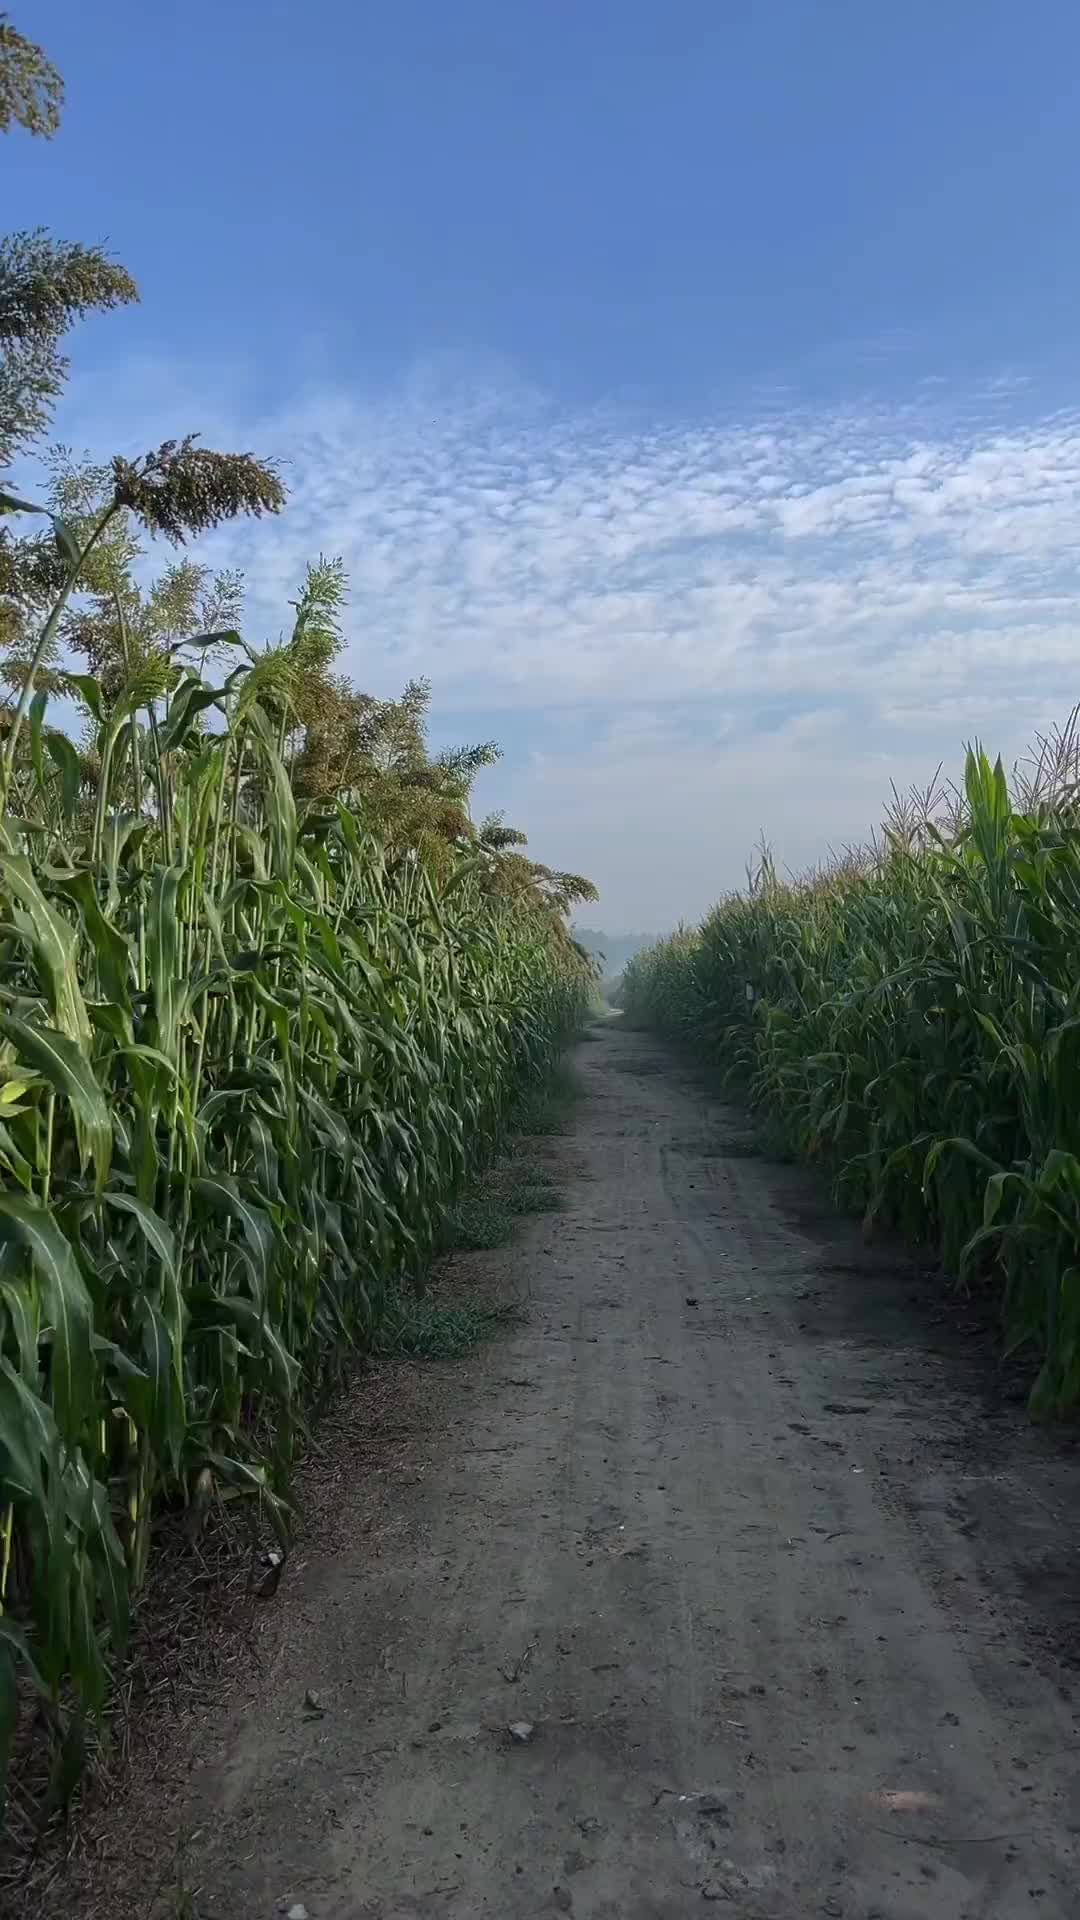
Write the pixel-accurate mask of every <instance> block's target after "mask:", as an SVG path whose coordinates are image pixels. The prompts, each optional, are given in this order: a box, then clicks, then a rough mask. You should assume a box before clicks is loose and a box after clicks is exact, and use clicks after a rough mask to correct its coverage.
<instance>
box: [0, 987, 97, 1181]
mask: <svg viewBox="0 0 1080 1920" xmlns="http://www.w3.org/2000/svg"><path fill="white" fill-rule="evenodd" d="M0 1033H4V1034H6V1036H7V1038H8V1039H9V1040H10V1041H11V1043H12V1045H13V1046H14V1047H15V1049H16V1051H17V1053H18V1056H19V1059H20V1060H21V1061H23V1062H24V1063H26V1064H28V1065H29V1066H31V1067H33V1068H34V1069H35V1071H36V1072H37V1073H40V1074H41V1076H42V1078H43V1079H45V1080H47V1081H48V1082H49V1084H50V1086H51V1087H52V1088H53V1090H54V1092H56V1093H58V1094H59V1095H60V1097H61V1099H63V1100H66V1102H67V1104H68V1107H69V1109H70V1112H71V1117H72V1120H73V1121H74V1125H75V1137H76V1139H77V1140H78V1142H79V1152H80V1157H81V1160H82V1164H83V1166H84V1167H85V1166H86V1164H87V1162H88V1161H92V1162H93V1165H94V1169H95V1171H96V1174H97V1180H98V1188H99V1190H100V1188H101V1187H102V1186H103V1184H104V1182H105V1179H106V1177H107V1175H108V1171H109V1163H110V1161H111V1159H112V1122H111V1120H110V1118H109V1109H108V1107H107V1105H106V1103H105V1096H104V1094H103V1093H102V1091H101V1088H100V1086H99V1084H98V1082H97V1079H96V1078H95V1075H94V1070H93V1068H92V1067H91V1065H90V1062H89V1060H87V1058H86V1056H85V1054H83V1053H82V1052H81V1051H80V1049H79V1048H78V1047H77V1046H76V1045H75V1044H74V1042H73V1041H72V1040H69V1039H68V1037H67V1035H66V1034H64V1033H60V1032H58V1030H57V1029H56V1028H55V1027H38V1026H33V1025H31V1023H30V1022H29V1021H28V1020H19V1019H16V1018H15V1016H14V1014H0Z"/></svg>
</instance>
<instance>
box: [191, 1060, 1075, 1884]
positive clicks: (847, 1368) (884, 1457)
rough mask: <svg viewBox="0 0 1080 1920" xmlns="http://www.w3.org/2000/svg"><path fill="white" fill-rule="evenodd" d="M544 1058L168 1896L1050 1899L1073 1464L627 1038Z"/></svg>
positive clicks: (839, 1234)
mask: <svg viewBox="0 0 1080 1920" xmlns="http://www.w3.org/2000/svg"><path fill="white" fill-rule="evenodd" d="M580 1065H581V1069H582V1073H583V1076H584V1080H585V1096H584V1098H583V1099H582V1101H581V1103H580V1105H579V1107H578V1109H577V1112H576V1116H575V1119H574V1123H573V1129H572V1132H571V1134H570V1135H569V1136H568V1137H567V1138H566V1139H565V1140H561V1141H559V1142H557V1143H554V1145H553V1148H552V1153H553V1154H554V1155H555V1156H556V1158H557V1159H558V1161H559V1162H560V1163H561V1170H562V1177H563V1181H564V1186H565V1193H566V1205H565V1210H564V1211H563V1212H562V1213H560V1214H557V1215H550V1216H547V1217H544V1218H539V1219H535V1220H533V1221H532V1222H530V1223H529V1225H528V1226H527V1227H526V1228H525V1229H524V1232H523V1235H522V1237H521V1239H520V1241H519V1243H518V1245H517V1246H516V1247H515V1248H514V1249H513V1250H512V1252H511V1253H510V1254H509V1255H508V1254H505V1253H504V1254H503V1255H501V1256H492V1258H493V1259H502V1260H503V1261H504V1262H505V1261H506V1260H507V1259H509V1260H511V1261H512V1262H513V1263H514V1265H515V1268H516V1278H517V1281H518V1282H519V1284H520V1287H521V1289H522V1291H523V1292H525V1293H526V1294H527V1295H528V1296H529V1315H528V1319H527V1322H526V1323H524V1324H523V1325H522V1326H521V1327H520V1328H519V1329H518V1330H516V1331H515V1332H513V1333H511V1334H510V1335H509V1336H507V1337H506V1338H504V1339H503V1340H501V1341H500V1342H498V1343H497V1344H496V1345H495V1346H493V1347H491V1348H490V1349H488V1350H487V1351H486V1352H485V1354H484V1355H483V1356H482V1357H481V1358H479V1359H477V1360H476V1361H474V1362H471V1363H470V1364H469V1366H468V1367H467V1368H466V1369H465V1370H464V1372H459V1373H458V1374H457V1376H456V1378H457V1380H458V1382H459V1387H460V1390H459V1388H458V1387H453V1388H452V1389H447V1391H446V1392H445V1394H444V1396H443V1399H442V1400H441V1401H440V1403H439V1405H438V1406H436V1407H435V1408H433V1409H432V1411H431V1412H430V1413H429V1414H425V1415H421V1417H420V1418H419V1420H418V1422H417V1424H416V1427H415V1431H414V1432H412V1433H411V1434H410V1435H409V1436H408V1438H407V1444H406V1448H405V1452H404V1455H403V1456H402V1457H403V1458H404V1459H405V1460H406V1462H407V1464H408V1469H409V1470H408V1472H407V1473H405V1474H404V1476H399V1477H398V1479H397V1480H396V1481H395V1484H393V1486H392V1487H391V1488H390V1489H389V1497H388V1498H387V1499H385V1500H382V1501H381V1503H379V1504H377V1505H376V1506H375V1507H374V1508H373V1507H372V1504H371V1502H372V1493H371V1486H370V1484H369V1482H368V1479H367V1477H366V1467H365V1464H364V1463H363V1462H361V1463H359V1464H358V1467H357V1481H356V1485H355V1487H354V1489H353V1491H352V1492H351V1493H350V1494H349V1495H348V1496H347V1501H346V1511H345V1514H344V1523H345V1532H346V1535H347V1536H349V1537H347V1539H346V1544H345V1546H344V1547H343V1548H342V1549H341V1550H339V1551H338V1552H337V1553H335V1554H333V1555H327V1556H326V1557H324V1558H319V1557H317V1556H316V1557H313V1558H312V1559H311V1561H310V1563H309V1565H308V1567H307V1569H306V1570H305V1571H304V1572H303V1573H302V1574H301V1575H300V1576H299V1579H295V1578H294V1581H293V1585H292V1589H291V1591H290V1592H288V1593H286V1594H283V1596H282V1598H281V1600H280V1601H279V1602H278V1603H277V1604H279V1605H280V1606H282V1607H288V1608H290V1609H291V1610H292V1619H293V1622H294V1628H295V1630H292V1631H290V1632H289V1633H287V1634H285V1635H284V1636H283V1639H282V1651H281V1652H280V1654H279V1657H278V1658H277V1660H276V1662H275V1664H274V1665H273V1667H272V1669H271V1670H270V1671H269V1672H268V1673H267V1674H266V1675H265V1676H264V1678H263V1679H262V1681H261V1683H260V1685H259V1687H258V1689H257V1691H256V1693H255V1696H254V1698H253V1699H252V1700H250V1701H249V1702H247V1703H246V1704H245V1706H244V1708H243V1711H242V1712H240V1713H239V1714H237V1716H236V1717H235V1719H234V1722H233V1724H231V1725H223V1726H222V1727H220V1728H219V1729H217V1730H216V1733H217V1737H218V1745H217V1746H216V1748H211V1750H210V1751H209V1752H208V1753H207V1755H206V1757H205V1764H204V1766H203V1767H202V1769H201V1771H200V1772H199V1774H198V1775H197V1777H196V1779H195V1782H194V1785H193V1789H192V1800H191V1805H190V1807H189V1809H188V1814H187V1818H188V1819H189V1821H190V1823H191V1824H192V1826H193V1827H194V1828H195V1834H194V1838H193V1839H192V1842H191V1846H190V1850H189V1854H188V1858H187V1861H186V1866H185V1878H186V1881H187V1884H188V1887H189V1889H190V1890H191V1892H192V1895H193V1904H194V1910H195V1911H196V1912H197V1913H198V1915H199V1917H200V1920H255V1917H256V1916H259V1920H264V1917H265V1920H269V1916H271V1915H273V1914H276V1913H279V1912H280V1913H286V1914H287V1913H288V1912H289V1910H290V1908H293V1907H294V1906H302V1907H303V1908H304V1909H305V1910H306V1913H307V1915H308V1916H310V1920H419V1917H420V1916H423V1917H424V1920H428V1916H432V1917H434V1916H438V1917H439V1920H442V1917H443V1916H445V1917H446V1920H479V1917H480V1916H488V1915H490V1916H492V1917H493V1920H494V1917H495V1916H498V1920H517V1917H518V1916H520V1917H521V1920H525V1916H529V1917H530V1920H531V1917H532V1916H540V1915H546V1914H551V1913H559V1912H565V1913H570V1914H575V1915H577V1916H579V1920H683V1916H686V1915H690V1914H694V1913H697V1912H699V1911H700V1910H701V1908H702V1905H703V1903H705V1904H709V1903H714V1904H716V1905H717V1906H718V1909H719V1911H720V1912H721V1913H731V1914H732V1915H737V1916H739V1920H804V1917H805V1916H816V1915H832V1916H843V1917H844V1920H871V1916H878V1920H1021V1917H1022V1916H1026V1915H1028V1914H1031V1915H1037V1916H1039V1920H1075V1917H1076V1916H1077V1915H1080V1873H1078V1836H1080V1791H1078V1784H1077V1783H1078V1778H1080V1774H1078V1763H1080V1735H1078V1727H1077V1720H1076V1715H1075V1710H1074V1701H1073V1687H1074V1684H1075V1683H1076V1682H1077V1681H1080V1673H1078V1672H1077V1671H1076V1666H1077V1665H1078V1664H1080V1659H1078V1656H1080V1636H1078V1635H1077V1631H1076V1628H1077V1621H1078V1616H1080V1554H1078V1551H1077V1548H1078V1543H1080V1533H1078V1531H1077V1526H1076V1521H1077V1516H1078V1513H1080V1496H1078V1484H1080V1458H1077V1456H1076V1455H1075V1453H1073V1452H1071V1451H1070V1448H1069V1446H1068V1445H1067V1443H1066V1442H1065V1441H1064V1440H1062V1438H1061V1437H1060V1436H1049V1437H1048V1436H1046V1435H1042V1434H1040V1433H1038V1432H1036V1431H1034V1430H1032V1429H1030V1428H1029V1427H1028V1425H1027V1424H1026V1422H1025V1419H1024V1416H1023V1413H1022V1411H1020V1410H1018V1409H1016V1408H1015V1407H1013V1408H1009V1407H1003V1406H1002V1405H1001V1403H1000V1400H999V1399H998V1400H992V1399H990V1398H989V1397H988V1396H986V1395H984V1394H983V1395H981V1394H980V1391H979V1367H978V1365H977V1364H976V1363H974V1362H970V1363H969V1362H968V1361H967V1360H966V1359H965V1357H964V1356H965V1353H966V1351H967V1348H968V1347H970V1346H971V1345H972V1344H973V1343H971V1342H968V1343H967V1347H965V1343H964V1342H963V1340H962V1339H961V1338H960V1337H959V1336H958V1335H957V1333H956V1331H955V1328H954V1327H953V1326H952V1325H951V1324H950V1325H947V1326H946V1327H945V1328H944V1329H938V1330H936V1331H935V1328H934V1325H933V1322H932V1319H931V1316H930V1314H929V1311H928V1309H927V1306H926V1304H925V1299H924V1298H923V1296H922V1295H921V1294H920V1292H919V1286H920V1283H919V1278H918V1275H917V1273H916V1271H915V1270H914V1269H913V1268H912V1267H911V1265H910V1264H909V1263H907V1262H906V1261H904V1260H903V1259H902V1258H900V1257H898V1256H897V1255H896V1254H895V1253H890V1252H877V1251H874V1250H870V1251H867V1250H866V1249H865V1248H864V1247H863V1246H862V1244H861V1241H860V1240H859V1237H858V1234H857V1233H856V1231H855V1230H854V1229H853V1228H851V1227H849V1226H848V1225H846V1224H844V1223H842V1222H837V1221H836V1220H835V1219H834V1217H833V1216H832V1212H831V1209H830V1206H829V1203H828V1200H827V1198H826V1196H825V1194H824V1193H823V1191H822V1189H821V1186H820V1183H818V1182H815V1180H814V1179H813V1177H812V1176H810V1175H808V1174H806V1173H805V1172H803V1171H800V1170H796V1169H792V1168H786V1167H780V1166H776V1165H773V1164H770V1163H768V1162H766V1161H763V1160H762V1159H760V1158H756V1157H752V1156H751V1155H750V1153H749V1152H748V1143H747V1140H746V1137H745V1122H744V1121H743V1120H742V1119H741V1117H740V1116H739V1114H738V1113H737V1112H733V1111H729V1110H726V1109H725V1108H724V1107H723V1106H722V1105H718V1104H717V1103H716V1102H715V1101H710V1100H708V1099H706V1097H705V1095H704V1094H703V1093H702V1092H701V1091H700V1090H698V1089H697V1088H696V1086H695V1085H694V1083H693V1081H692V1080H691V1079H690V1078H689V1077H688V1075H687V1073H686V1071H685V1070H684V1069H681V1068H680V1067H679V1066H677V1065H676V1064H674V1063H673V1062H672V1061H671V1060H670V1059H669V1058H668V1057H667V1056H666V1055H665V1054H664V1053H663V1052H662V1051H661V1050H660V1049H659V1048H658V1047H657V1046H656V1045H655V1044H654V1043H653V1042H652V1041H650V1040H649V1039H647V1038H644V1037H642V1036H640V1035H637V1034H633V1033H629V1032H626V1031H624V1030H621V1029H620V1027H619V1025H618V1023H617V1022H613V1023H611V1024H610V1025H609V1026H608V1027H607V1028H606V1029H603V1030H601V1031H600V1032H599V1033H598V1034H597V1036H596V1037H594V1038H593V1039H591V1040H590V1041H589V1042H588V1043H587V1044H584V1045H583V1046H582V1047H581V1049H580ZM924 1292H925V1288H924ZM913 1294H914V1295H915V1296H917V1297H915V1298H914V1299H913V1297H912V1296H913ZM979 1364H982V1363H979ZM402 1479H403V1480H404V1483H402ZM1070 1650H1071V1656H1072V1658H1073V1662H1074V1664H1073V1665H1072V1666H1070V1665H1069V1659H1070ZM305 1701H307V1704H306V1705H305ZM512 1723H518V1733H517V1735H515V1734H514V1733H512V1732H510V1731H508V1728H509V1727H510V1726H511V1724H512ZM212 1810H213V1811H212ZM186 1910H190V1909H186Z"/></svg>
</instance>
